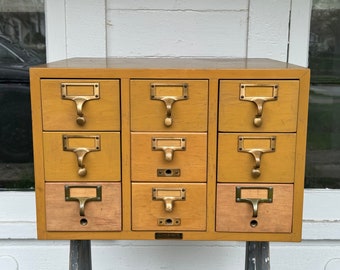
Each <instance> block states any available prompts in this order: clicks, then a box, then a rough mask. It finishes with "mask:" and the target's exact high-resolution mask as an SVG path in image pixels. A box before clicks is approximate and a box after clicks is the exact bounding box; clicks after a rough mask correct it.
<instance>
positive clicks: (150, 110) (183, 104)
mask: <svg viewBox="0 0 340 270" xmlns="http://www.w3.org/2000/svg"><path fill="white" fill-rule="evenodd" d="M152 83H156V84H163V85H168V86H167V87H159V88H160V89H159V90H158V91H159V95H164V96H167V95H168V96H172V95H173V96H180V95H181V93H182V89H181V87H180V86H179V85H181V84H184V83H187V84H188V99H186V100H179V101H176V102H175V103H174V104H173V109H172V110H173V124H172V125H171V126H170V127H166V126H165V125H164V119H165V117H166V107H165V104H164V102H162V101H160V100H152V99H151V98H150V85H151V84H152ZM174 85H175V86H174ZM130 87H131V90H130V91H131V103H130V106H131V130H132V131H171V132H174V131H181V132H183V131H207V117H208V102H207V101H208V81H207V80H157V79H155V80H131V81H130ZM162 88H164V89H162Z"/></svg>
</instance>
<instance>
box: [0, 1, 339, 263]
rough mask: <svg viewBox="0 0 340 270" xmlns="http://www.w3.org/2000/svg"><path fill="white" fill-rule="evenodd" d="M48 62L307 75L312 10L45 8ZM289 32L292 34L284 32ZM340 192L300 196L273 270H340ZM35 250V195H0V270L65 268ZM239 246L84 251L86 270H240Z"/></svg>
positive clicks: (39, 245) (49, 246)
mask: <svg viewBox="0 0 340 270" xmlns="http://www.w3.org/2000/svg"><path fill="white" fill-rule="evenodd" d="M45 1H46V20H47V25H46V28H47V58H48V61H49V62H50V61H54V60H59V59H63V58H70V57H76V56H77V57H78V56H84V57H89V56H90V57H106V56H108V57H115V56H122V57H136V56H137V57H144V56H146V57H191V56H197V57H266V58H272V59H276V60H281V61H289V62H290V63H294V64H299V65H302V66H307V63H308V37H309V16H310V8H311V0H238V1H234V0H224V1H222V0H209V1H206V0H167V1H165V0H163V1H161V0H106V1H105V0H45ZM289 22H290V28H289ZM339 198H340V191H331V190H327V191H326V190H306V192H305V207H304V222H303V241H302V242H301V243H271V244H270V248H271V249H270V253H271V267H272V269H275V270H286V269H290V270H311V269H312V270H314V269H326V270H335V269H340V212H339V211H337V208H336V206H337V205H339V200H340V199H339ZM68 249H69V242H68V241H38V240H36V224H35V203H34V193H33V192H2V193H1V201H0V269H6V270H14V269H20V270H32V269H34V270H41V269H48V270H57V269H67V268H68V252H69V250H68ZM244 259H245V244H244V243H242V242H172V241H164V242H163V241H161V242H157V241H92V262H93V269H100V270H105V269H119V270H122V269H124V270H128V269H129V270H132V269H134V270H135V269H150V270H156V269H171V270H172V269H178V270H183V269H185V270H187V269H195V270H200V269H205V268H210V269H214V270H215V269H216V270H218V269H244Z"/></svg>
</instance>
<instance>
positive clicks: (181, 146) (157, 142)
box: [151, 138, 186, 161]
mask: <svg viewBox="0 0 340 270" xmlns="http://www.w3.org/2000/svg"><path fill="white" fill-rule="evenodd" d="M151 144H152V150H153V151H164V159H165V160H166V161H171V160H173V158H174V152H175V151H184V150H185V149H186V146H185V145H186V138H152V139H151Z"/></svg>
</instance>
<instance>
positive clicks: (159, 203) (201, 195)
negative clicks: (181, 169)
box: [132, 183, 206, 231]
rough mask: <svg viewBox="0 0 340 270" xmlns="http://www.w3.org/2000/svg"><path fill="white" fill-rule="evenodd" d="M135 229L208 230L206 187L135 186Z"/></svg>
mask: <svg viewBox="0 0 340 270" xmlns="http://www.w3.org/2000/svg"><path fill="white" fill-rule="evenodd" d="M132 230H156V231H183V230H193V231H204V230H206V184H203V183H201V184H188V183H176V184H174V183H173V184H163V183H133V184H132Z"/></svg>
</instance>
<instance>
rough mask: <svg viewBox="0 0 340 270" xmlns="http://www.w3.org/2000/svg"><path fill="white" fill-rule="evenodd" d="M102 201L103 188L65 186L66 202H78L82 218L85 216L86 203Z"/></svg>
mask: <svg viewBox="0 0 340 270" xmlns="http://www.w3.org/2000/svg"><path fill="white" fill-rule="evenodd" d="M101 200H102V187H101V186H68V185H66V186H65V201H78V202H79V215H80V216H85V205H86V203H88V202H90V201H101ZM83 221H84V220H83Z"/></svg>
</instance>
